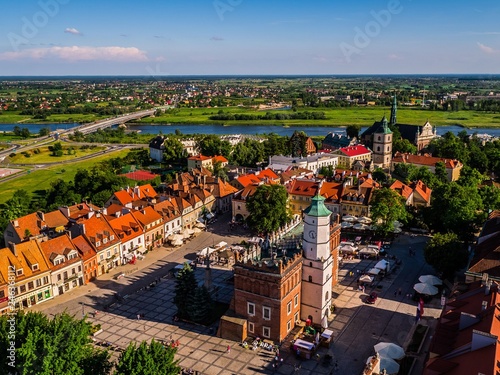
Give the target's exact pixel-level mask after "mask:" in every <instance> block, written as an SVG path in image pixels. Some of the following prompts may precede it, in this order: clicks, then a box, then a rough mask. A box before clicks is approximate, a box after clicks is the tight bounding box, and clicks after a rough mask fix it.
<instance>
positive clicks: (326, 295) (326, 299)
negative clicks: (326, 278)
mask: <svg viewBox="0 0 500 375" xmlns="http://www.w3.org/2000/svg"><path fill="white" fill-rule="evenodd" d="M328 295H329V294H328V291H327V292H326V293H325V301H328Z"/></svg>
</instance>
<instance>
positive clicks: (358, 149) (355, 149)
mask: <svg viewBox="0 0 500 375" xmlns="http://www.w3.org/2000/svg"><path fill="white" fill-rule="evenodd" d="M339 152H340V153H342V154H343V155H345V156H348V157H350V158H352V157H355V156H360V155H365V154H371V151H370V150H369V149H368V148H366V147H365V146H363V145H354V146H348V147H343V148H341V149H338V150H337V151H334V153H339Z"/></svg>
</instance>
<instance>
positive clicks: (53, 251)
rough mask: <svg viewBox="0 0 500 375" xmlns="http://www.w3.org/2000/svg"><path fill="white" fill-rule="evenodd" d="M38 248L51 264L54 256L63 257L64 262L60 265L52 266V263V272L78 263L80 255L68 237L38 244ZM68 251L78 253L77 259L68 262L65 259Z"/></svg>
mask: <svg viewBox="0 0 500 375" xmlns="http://www.w3.org/2000/svg"><path fill="white" fill-rule="evenodd" d="M40 247H41V248H42V251H43V253H44V254H45V256H46V257H47V259H49V260H50V261H51V262H52V261H53V259H54V258H55V257H56V256H63V257H64V258H65V261H64V262H63V263H61V264H58V265H54V264H53V263H52V264H51V265H50V268H51V269H52V271H56V270H59V269H61V268H65V267H67V266H69V265H71V264H74V263H77V262H79V261H80V253H79V252H78V250H77V249H76V246H75V245H73V243H72V242H71V240H70V238H69V237H68V235H63V236H59V237H56V238H53V239H51V240H48V241H44V242H42V243H40ZM70 250H74V251H76V252H77V253H78V257H76V258H73V259H70V260H68V259H67V258H66V257H67V255H68V252H69V251H70Z"/></svg>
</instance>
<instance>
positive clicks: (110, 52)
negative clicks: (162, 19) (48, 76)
mask: <svg viewBox="0 0 500 375" xmlns="http://www.w3.org/2000/svg"><path fill="white" fill-rule="evenodd" d="M50 58H54V59H59V60H65V61H99V60H100V61H120V62H136V61H148V57H147V55H146V52H144V51H141V50H140V49H138V48H136V47H117V46H112V47H90V46H71V47H58V46H55V47H49V48H30V49H25V50H22V51H17V52H3V53H0V60H11V61H15V60H25V59H32V60H40V59H50Z"/></svg>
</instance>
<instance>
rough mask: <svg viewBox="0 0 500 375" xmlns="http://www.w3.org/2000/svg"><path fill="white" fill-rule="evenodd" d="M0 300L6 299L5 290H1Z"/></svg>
mask: <svg viewBox="0 0 500 375" xmlns="http://www.w3.org/2000/svg"><path fill="white" fill-rule="evenodd" d="M0 298H5V292H4V291H3V290H0Z"/></svg>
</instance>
